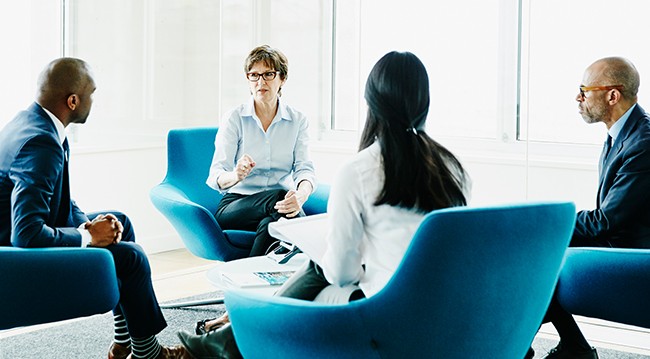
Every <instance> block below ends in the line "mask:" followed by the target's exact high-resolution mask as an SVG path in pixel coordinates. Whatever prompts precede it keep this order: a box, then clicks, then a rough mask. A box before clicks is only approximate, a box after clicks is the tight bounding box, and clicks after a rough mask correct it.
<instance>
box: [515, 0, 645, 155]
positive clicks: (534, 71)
mask: <svg viewBox="0 0 650 359" xmlns="http://www.w3.org/2000/svg"><path fill="white" fill-rule="evenodd" d="M529 5H530V9H529V14H530V19H529V22H528V24H529V36H528V37H527V39H528V41H529V44H528V46H529V49H530V53H529V54H524V55H527V56H526V59H527V61H526V62H524V64H523V67H522V68H523V69H524V70H526V69H528V70H529V72H528V74H527V76H526V74H525V73H524V76H525V77H524V80H525V81H524V87H523V89H524V90H526V88H527V89H528V94H527V95H526V93H525V92H523V94H524V96H523V98H522V102H523V105H524V106H526V105H527V111H522V123H521V125H522V130H523V133H522V137H523V138H526V136H527V135H528V136H529V138H530V140H534V141H549V142H564V143H585V144H587V143H589V144H598V145H600V144H602V143H603V139H604V137H605V126H604V125H593V126H588V125H586V124H585V123H584V121H583V120H582V117H580V115H579V114H578V104H577V102H576V95H577V94H578V86H579V85H580V83H581V82H582V75H583V72H584V70H585V68H587V67H588V66H589V65H590V64H591V63H593V62H594V61H595V60H597V59H599V58H603V57H607V56H623V57H626V58H628V59H630V60H631V61H632V62H633V63H634V64H635V65H636V67H637V69H638V70H639V72H640V74H641V88H640V90H639V102H640V104H641V105H643V100H644V93H645V92H647V91H644V86H643V84H644V81H643V80H644V79H650V52H648V51H647V49H646V48H645V46H643V45H642V44H644V43H645V41H646V37H647V36H646V34H648V33H650V22H648V21H647V13H648V11H649V10H650V2H648V1H646V0H620V1H618V2H616V6H612V2H610V1H604V0H572V1H565V0H531V1H530V4H529ZM623 23H624V24H625V25H624V26H623V27H622V26H621V25H622V24H623ZM613 29H616V30H613ZM523 48H524V49H526V45H524V46H523ZM526 80H527V81H528V83H527V85H526ZM648 106H650V105H648ZM526 114H528V117H526ZM526 129H528V130H529V131H530V132H529V133H528V134H526Z"/></svg>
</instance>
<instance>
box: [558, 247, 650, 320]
mask: <svg viewBox="0 0 650 359" xmlns="http://www.w3.org/2000/svg"><path fill="white" fill-rule="evenodd" d="M557 296H558V300H559V302H560V304H561V305H562V307H564V308H565V309H566V310H568V311H569V312H570V313H573V314H577V315H582V316H586V317H592V318H599V319H604V320H608V321H612V322H617V323H623V324H629V325H636V326H640V327H644V328H650V310H648V303H650V250H649V249H622V248H569V249H568V250H567V253H566V258H565V262H564V265H563V267H562V271H561V272H560V279H559V282H558V288H557Z"/></svg>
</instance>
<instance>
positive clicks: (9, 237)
mask: <svg viewBox="0 0 650 359" xmlns="http://www.w3.org/2000/svg"><path fill="white" fill-rule="evenodd" d="M94 92H95V81H94V80H93V76H92V74H91V71H90V69H89V67H88V65H87V64H86V63H85V62H84V61H82V60H79V59H74V58H60V59H57V60H54V61H52V62H51V63H50V64H49V65H48V66H47V67H46V68H45V69H44V70H43V72H42V73H41V76H40V77H39V81H38V93H37V99H36V102H35V103H33V104H32V105H31V106H29V108H28V109H27V110H25V111H22V112H20V113H19V114H18V115H17V116H16V117H15V118H14V119H13V120H12V121H11V122H9V123H8V124H7V125H6V126H5V127H4V129H2V131H0V246H14V247H22V248H38V247H86V246H92V247H102V248H106V249H107V250H109V251H110V252H111V254H112V255H113V259H114V261H115V267H116V275H117V277H118V279H119V284H120V301H119V303H118V305H117V307H116V308H115V309H114V318H115V326H114V329H115V336H114V341H113V343H112V344H111V346H110V348H109V353H108V358H109V359H112V358H119V359H123V358H127V357H129V358H131V357H132V358H189V356H188V355H187V354H186V353H185V350H184V349H183V348H182V347H172V348H168V347H163V346H161V345H160V344H159V343H158V340H157V338H156V335H157V334H158V333H159V332H160V331H161V330H162V329H163V328H165V327H166V326H167V323H166V322H165V318H164V317H163V314H162V311H161V310H160V307H159V306H158V301H157V300H156V296H155V294H154V291H153V287H152V284H151V269H150V267H149V262H148V260H147V256H146V255H145V253H144V251H143V250H142V248H141V247H140V246H139V245H137V244H135V243H134V241H135V234H134V232H133V229H132V227H131V223H130V221H129V219H128V217H127V216H126V215H124V214H122V213H119V212H114V213H102V214H99V213H95V214H88V216H86V214H85V213H84V212H83V211H81V209H79V207H77V205H76V203H75V202H74V201H73V200H72V199H71V198H70V187H69V181H68V158H69V154H68V152H69V151H68V150H69V149H68V140H67V139H66V134H65V127H67V126H68V125H69V124H71V123H80V124H81V123H85V122H86V119H87V118H88V115H89V114H90V109H91V107H92V103H93V98H92V96H93V93H94Z"/></svg>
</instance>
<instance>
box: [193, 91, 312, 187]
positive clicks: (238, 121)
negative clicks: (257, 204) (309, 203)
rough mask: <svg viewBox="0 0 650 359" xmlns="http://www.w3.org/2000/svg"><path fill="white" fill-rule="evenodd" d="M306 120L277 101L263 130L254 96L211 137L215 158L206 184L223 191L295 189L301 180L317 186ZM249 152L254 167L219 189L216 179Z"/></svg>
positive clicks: (221, 124)
mask: <svg viewBox="0 0 650 359" xmlns="http://www.w3.org/2000/svg"><path fill="white" fill-rule="evenodd" d="M308 125H309V122H308V121H307V118H306V117H305V115H303V114H302V113H300V112H299V111H297V110H295V109H293V108H292V107H289V106H287V105H284V104H283V103H282V101H281V100H278V111H277V113H276V115H275V118H273V121H272V122H271V125H270V126H269V128H268V129H267V130H266V132H265V131H264V129H263V128H262V122H261V121H260V119H259V118H258V117H257V115H256V114H255V107H254V101H253V97H251V98H250V100H249V101H248V102H247V103H246V104H243V105H240V106H238V107H237V108H235V109H234V110H233V111H231V112H229V113H228V114H226V116H225V117H224V118H223V119H222V121H221V123H220V124H219V131H218V132H217V136H216V137H215V140H214V147H215V151H214V157H213V159H212V165H211V166H210V174H209V176H208V179H207V181H206V183H207V184H208V186H210V187H212V188H214V189H215V190H218V191H220V192H222V193H225V192H232V193H239V194H245V195H249V194H253V193H257V192H261V191H265V190H271V189H280V188H284V189H286V190H294V189H296V186H297V185H298V184H299V183H300V182H301V181H303V180H307V181H309V182H310V183H311V185H312V187H313V188H316V176H315V174H314V165H313V163H312V161H311V160H310V158H309V149H308V142H309V131H308ZM244 154H248V155H250V156H251V157H252V158H253V160H254V161H255V167H254V168H253V170H252V171H251V172H250V174H249V175H248V176H247V177H246V178H245V179H244V180H243V181H240V182H239V183H237V184H236V185H234V186H232V187H230V188H227V189H221V188H220V187H219V185H218V184H217V179H218V178H219V176H221V175H222V174H223V173H225V172H230V171H232V170H233V169H234V168H235V165H236V164H237V160H238V159H239V158H241V157H242V156H243V155H244Z"/></svg>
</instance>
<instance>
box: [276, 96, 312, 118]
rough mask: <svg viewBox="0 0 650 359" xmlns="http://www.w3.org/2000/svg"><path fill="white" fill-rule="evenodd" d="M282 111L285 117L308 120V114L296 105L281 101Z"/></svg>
mask: <svg viewBox="0 0 650 359" xmlns="http://www.w3.org/2000/svg"><path fill="white" fill-rule="evenodd" d="M280 111H282V117H283V118H287V119H289V120H297V121H307V116H305V114H304V113H303V112H302V111H300V110H298V109H296V108H295V107H292V106H289V105H287V104H285V103H283V102H282V101H280Z"/></svg>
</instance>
